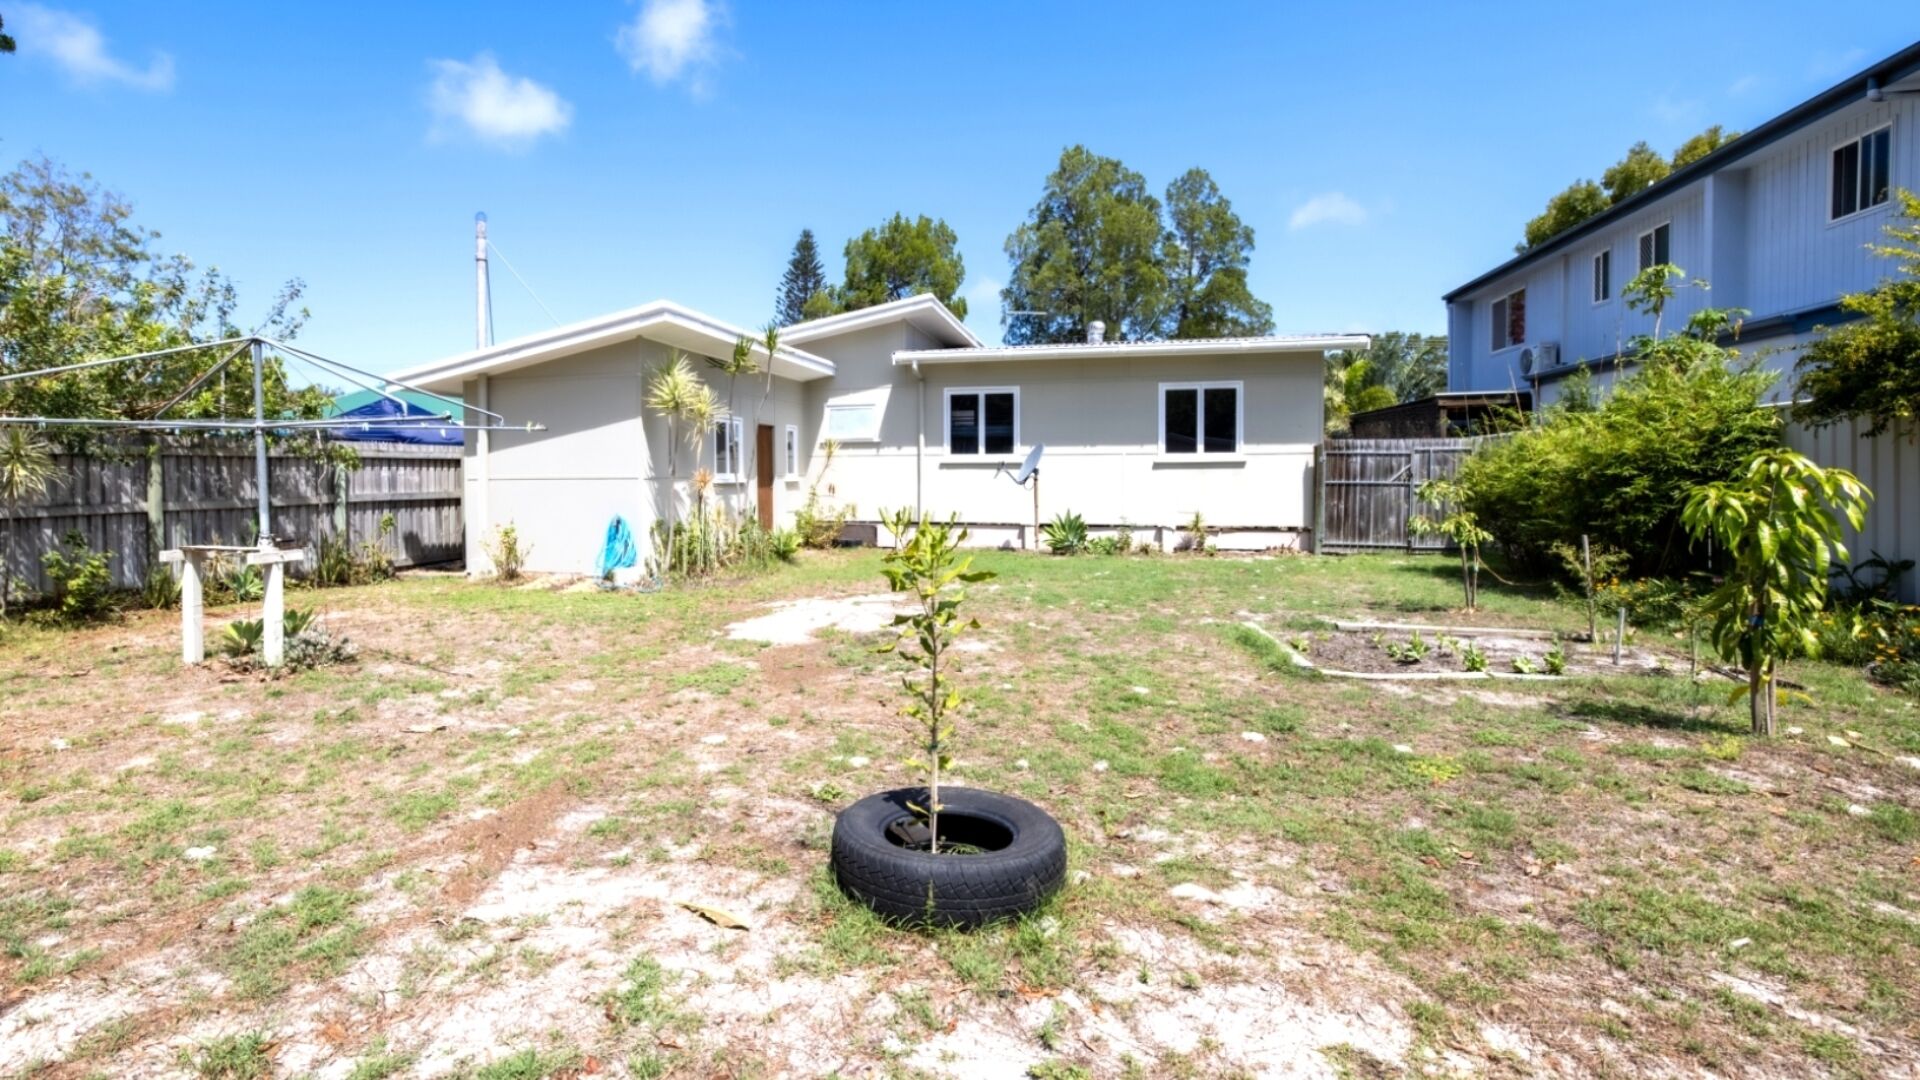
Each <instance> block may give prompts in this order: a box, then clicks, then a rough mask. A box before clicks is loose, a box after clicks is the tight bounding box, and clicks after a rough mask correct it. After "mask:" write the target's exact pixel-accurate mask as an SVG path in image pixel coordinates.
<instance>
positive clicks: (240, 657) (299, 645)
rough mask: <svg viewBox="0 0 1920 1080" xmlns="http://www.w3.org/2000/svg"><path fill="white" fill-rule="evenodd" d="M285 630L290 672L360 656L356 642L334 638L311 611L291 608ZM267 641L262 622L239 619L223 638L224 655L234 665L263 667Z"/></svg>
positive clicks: (286, 618)
mask: <svg viewBox="0 0 1920 1080" xmlns="http://www.w3.org/2000/svg"><path fill="white" fill-rule="evenodd" d="M281 628H282V631H283V632H284V633H285V635H286V643H287V652H286V668H287V670H289V671H304V670H306V669H308V668H317V667H326V666H328V665H330V664H344V663H349V662H351V661H352V660H353V659H354V658H355V657H356V656H357V655H358V654H359V650H358V649H356V648H355V647H354V644H353V642H351V641H349V640H347V639H346V638H345V637H335V636H333V634H332V633H331V632H329V631H328V630H327V628H326V627H325V626H323V625H321V623H320V620H319V618H317V617H316V616H315V615H314V613H313V612H311V611H302V610H300V609H298V608H288V609H287V612H286V614H285V615H284V616H282V621H281ZM265 641H266V627H265V625H264V624H263V623H262V622H261V620H259V619H235V620H234V621H232V622H230V623H228V624H227V629H226V632H225V633H223V634H222V635H221V637H220V652H221V654H222V655H224V656H226V657H227V659H228V660H229V661H231V662H232V663H233V664H234V666H236V667H239V668H245V669H251V668H254V667H258V666H260V664H261V662H262V661H261V647H262V646H263V645H264V643H265Z"/></svg>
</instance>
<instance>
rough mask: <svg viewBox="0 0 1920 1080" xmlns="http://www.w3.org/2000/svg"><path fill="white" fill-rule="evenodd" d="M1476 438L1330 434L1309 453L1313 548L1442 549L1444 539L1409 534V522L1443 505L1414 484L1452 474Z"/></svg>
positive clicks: (1469, 452)
mask: <svg viewBox="0 0 1920 1080" xmlns="http://www.w3.org/2000/svg"><path fill="white" fill-rule="evenodd" d="M1482 441H1483V440H1482V439H1479V438H1472V439H1328V440H1327V441H1326V442H1324V443H1322V444H1321V445H1320V446H1319V448H1318V449H1317V450H1316V451H1315V454H1314V458H1315V461H1314V475H1315V477H1316V480H1317V482H1316V485H1315V492H1314V547H1315V550H1317V551H1442V550H1445V548H1446V546H1447V542H1446V540H1444V539H1443V538H1441V537H1437V536H1415V535H1414V534H1413V530H1412V529H1410V528H1409V527H1408V522H1409V521H1410V520H1412V519H1413V518H1414V517H1415V516H1416V515H1422V514H1424V515H1427V516H1434V515H1437V514H1438V513H1439V512H1440V510H1441V508H1440V507H1438V506H1432V505H1428V504H1427V503H1424V502H1422V501H1420V498H1419V496H1418V494H1417V492H1418V491H1419V488H1420V485H1421V484H1424V483H1426V482H1427V481H1428V480H1434V479H1442V478H1445V477H1449V476H1452V475H1453V474H1454V471H1455V470H1457V469H1458V468H1459V467H1460V463H1461V462H1462V461H1464V460H1466V458H1467V455H1468V454H1471V453H1473V450H1474V448H1475V447H1476V446H1479V445H1480V443H1481V442H1482Z"/></svg>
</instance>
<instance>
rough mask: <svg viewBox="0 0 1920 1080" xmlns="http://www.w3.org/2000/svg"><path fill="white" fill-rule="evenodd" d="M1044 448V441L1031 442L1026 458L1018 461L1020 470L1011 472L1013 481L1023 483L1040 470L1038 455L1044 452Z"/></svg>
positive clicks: (1045, 446) (1045, 445)
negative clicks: (1031, 446)
mask: <svg viewBox="0 0 1920 1080" xmlns="http://www.w3.org/2000/svg"><path fill="white" fill-rule="evenodd" d="M1046 449H1047V444H1046V443H1034V444H1033V449H1031V450H1029V451H1027V460H1025V461H1023V462H1021V463H1020V471H1019V472H1017V473H1014V474H1013V482H1014V483H1016V484H1022V485H1024V484H1025V483H1026V482H1027V481H1028V480H1030V479H1032V478H1033V474H1034V473H1037V472H1039V471H1040V455H1041V454H1043V453H1045V452H1046Z"/></svg>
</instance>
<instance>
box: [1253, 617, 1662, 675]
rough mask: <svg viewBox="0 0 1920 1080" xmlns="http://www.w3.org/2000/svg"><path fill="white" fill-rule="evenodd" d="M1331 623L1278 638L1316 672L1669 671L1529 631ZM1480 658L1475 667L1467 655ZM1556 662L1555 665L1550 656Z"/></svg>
mask: <svg viewBox="0 0 1920 1080" xmlns="http://www.w3.org/2000/svg"><path fill="white" fill-rule="evenodd" d="M1352 625H1355V624H1351V623H1343V624H1336V625H1335V626H1333V627H1330V628H1329V629H1326V630H1309V631H1301V632H1296V633H1293V634H1283V635H1281V636H1280V637H1279V640H1280V641H1281V642H1283V643H1284V644H1285V645H1286V646H1287V647H1288V648H1290V649H1293V650H1294V651H1295V652H1297V653H1300V654H1302V655H1303V656H1304V657H1305V658H1306V660H1307V661H1308V662H1309V663H1311V664H1312V665H1313V666H1314V667H1316V668H1319V669H1320V670H1322V671H1326V672H1329V673H1338V672H1351V673H1354V674H1361V675H1439V674H1461V675H1465V674H1472V673H1474V672H1476V671H1484V672H1486V673H1488V674H1492V675H1568V676H1578V675H1665V674H1671V673H1673V670H1674V669H1673V668H1672V666H1671V665H1670V663H1669V662H1668V659H1667V658H1666V657H1665V656H1663V655H1662V654H1660V653H1658V652H1655V651H1653V650H1650V649H1645V648H1642V647H1639V646H1637V645H1628V646H1627V647H1626V648H1624V649H1622V650H1621V654H1620V660H1619V662H1618V663H1615V662H1614V658H1613V647H1612V645H1610V644H1605V643H1603V644H1600V645H1589V644H1587V643H1585V642H1579V641H1570V640H1560V641H1556V640H1553V639H1552V638H1550V637H1547V636H1544V635H1542V634H1541V633H1540V632H1539V631H1532V630H1507V629H1502V628H1497V627H1488V628H1481V627H1459V628H1452V629H1441V628H1440V627H1439V626H1437V625H1434V624H1422V625H1419V626H1405V625H1395V624H1391V623H1370V624H1366V625H1367V626H1368V628H1367V629H1357V630H1348V629H1341V628H1340V627H1341V626H1352ZM1475 654H1477V655H1478V657H1479V658H1480V660H1479V662H1473V661H1471V660H1470V657H1472V656H1474V655H1475ZM1552 657H1558V660H1559V662H1558V664H1555V663H1552V662H1550V661H1551V658H1552Z"/></svg>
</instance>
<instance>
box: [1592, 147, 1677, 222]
mask: <svg viewBox="0 0 1920 1080" xmlns="http://www.w3.org/2000/svg"><path fill="white" fill-rule="evenodd" d="M1672 171H1673V166H1671V165H1669V164H1667V159H1666V158H1663V157H1661V156H1660V155H1659V153H1657V152H1656V151H1655V150H1654V149H1653V147H1651V146H1648V145H1647V144H1646V143H1645V142H1637V143H1634V144H1633V145H1632V146H1630V147H1628V148H1627V156H1626V157H1623V158H1621V159H1620V160H1619V161H1616V162H1614V163H1613V165H1612V166H1611V167H1609V168H1608V169H1607V171H1606V172H1603V173H1601V174H1600V186H1601V187H1603V188H1606V189H1607V202H1608V204H1609V205H1611V206H1618V205H1620V204H1621V203H1623V202H1626V201H1627V200H1628V199H1631V198H1633V197H1634V196H1635V195H1638V194H1640V193H1641V192H1643V191H1645V190H1647V189H1648V188H1650V187H1652V186H1653V185H1655V184H1657V183H1659V182H1660V181H1662V180H1665V179H1666V178H1667V174H1668V173H1670V172H1672Z"/></svg>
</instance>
